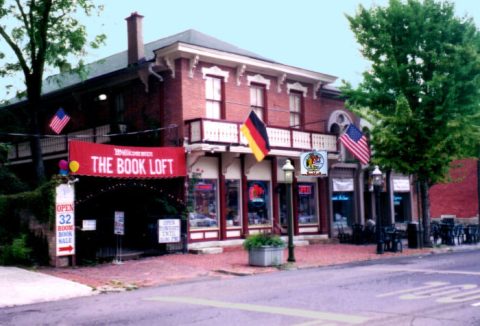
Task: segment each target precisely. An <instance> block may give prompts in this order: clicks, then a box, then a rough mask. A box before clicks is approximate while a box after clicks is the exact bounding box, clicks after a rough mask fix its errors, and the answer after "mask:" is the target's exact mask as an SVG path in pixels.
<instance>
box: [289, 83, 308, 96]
mask: <svg viewBox="0 0 480 326" xmlns="http://www.w3.org/2000/svg"><path fill="white" fill-rule="evenodd" d="M292 90H294V91H299V92H302V93H303V97H307V90H308V88H307V87H305V86H303V85H302V84H300V83H299V82H296V83H293V84H292V83H287V93H288V94H290V92H291V91H292Z"/></svg>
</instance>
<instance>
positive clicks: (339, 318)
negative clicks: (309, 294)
mask: <svg viewBox="0 0 480 326" xmlns="http://www.w3.org/2000/svg"><path fill="white" fill-rule="evenodd" d="M144 300H148V301H160V302H170V303H184V304H192V305H199V306H208V307H215V308H222V309H237V310H244V311H251V312H261V313H268V314H276V315H285V316H293V317H302V318H311V319H320V320H325V321H334V322H342V323H346V324H361V323H365V322H366V321H367V320H368V319H369V318H367V317H364V316H357V315H348V314H338V313H330V312H321V311H312V310H303V309H295V308H285V307H272V306H263V305H254V304H248V303H234V302H224V301H215V300H207V299H199V298H191V297H151V298H145V299H144Z"/></svg>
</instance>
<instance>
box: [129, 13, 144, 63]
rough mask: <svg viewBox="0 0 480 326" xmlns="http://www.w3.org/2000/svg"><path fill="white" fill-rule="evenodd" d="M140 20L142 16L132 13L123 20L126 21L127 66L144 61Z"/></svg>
mask: <svg viewBox="0 0 480 326" xmlns="http://www.w3.org/2000/svg"><path fill="white" fill-rule="evenodd" d="M142 19H143V16H142V15H139V14H138V13H137V12H133V13H132V14H131V15H130V16H129V17H127V18H125V20H126V21H127V34H128V65H129V66H130V65H132V64H137V63H139V62H140V61H144V60H145V51H144V47H143V30H142Z"/></svg>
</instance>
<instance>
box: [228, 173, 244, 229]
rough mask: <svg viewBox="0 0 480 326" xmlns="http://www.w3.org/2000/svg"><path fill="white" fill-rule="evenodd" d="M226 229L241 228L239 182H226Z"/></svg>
mask: <svg viewBox="0 0 480 326" xmlns="http://www.w3.org/2000/svg"><path fill="white" fill-rule="evenodd" d="M226 189H227V191H226V195H227V200H226V203H227V227H232V226H241V225H242V223H241V221H242V218H241V216H242V214H241V209H240V207H241V205H240V203H241V202H242V201H241V196H240V193H241V192H240V180H226Z"/></svg>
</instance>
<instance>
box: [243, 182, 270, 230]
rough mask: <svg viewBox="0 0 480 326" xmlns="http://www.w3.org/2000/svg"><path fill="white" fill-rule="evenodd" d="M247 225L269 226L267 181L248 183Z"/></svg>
mask: <svg viewBox="0 0 480 326" xmlns="http://www.w3.org/2000/svg"><path fill="white" fill-rule="evenodd" d="M247 191H248V192H247V195H248V225H250V226H255V225H271V216H270V215H271V213H270V193H269V183H268V181H248V182H247Z"/></svg>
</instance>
